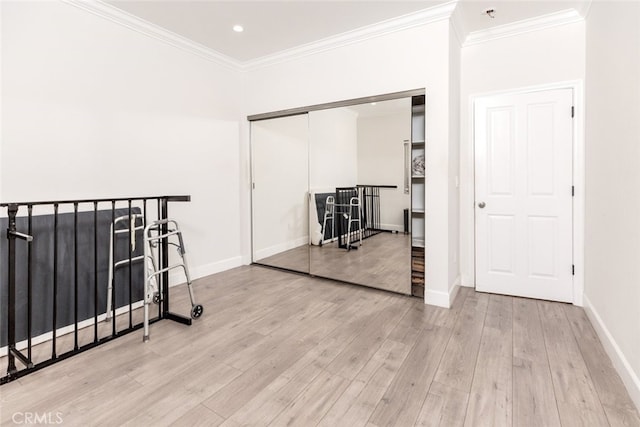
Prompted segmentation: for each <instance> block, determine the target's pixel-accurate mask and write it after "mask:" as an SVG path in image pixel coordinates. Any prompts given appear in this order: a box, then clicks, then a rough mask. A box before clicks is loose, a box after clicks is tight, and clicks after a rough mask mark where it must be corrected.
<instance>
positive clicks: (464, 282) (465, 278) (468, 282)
mask: <svg viewBox="0 0 640 427" xmlns="http://www.w3.org/2000/svg"><path fill="white" fill-rule="evenodd" d="M460 286H464V287H465V288H475V287H476V284H475V283H474V281H473V276H470V275H468V274H466V273H465V272H462V273H461V274H460Z"/></svg>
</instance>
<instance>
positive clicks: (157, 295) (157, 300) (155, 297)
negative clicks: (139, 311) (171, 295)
mask: <svg viewBox="0 0 640 427" xmlns="http://www.w3.org/2000/svg"><path fill="white" fill-rule="evenodd" d="M153 303H154V304H160V293H159V292H155V293H154V294H153Z"/></svg>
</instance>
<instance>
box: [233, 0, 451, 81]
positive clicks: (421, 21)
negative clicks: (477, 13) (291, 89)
mask: <svg viewBox="0 0 640 427" xmlns="http://www.w3.org/2000/svg"><path fill="white" fill-rule="evenodd" d="M457 4H458V1H457V0H453V1H450V2H447V3H443V4H441V5H438V6H434V7H430V8H427V9H423V10H420V11H418V12H414V13H409V14H407V15H403V16H400V17H398V18H393V19H389V20H386V21H382V22H379V23H377V24H372V25H368V26H365V27H361V28H358V29H357V30H353V31H347V32H345V33H342V34H338V35H335V36H332V37H327V38H325V39H322V40H318V41H315V42H312V43H308V44H304V45H301V46H297V47H295V48H292V49H287V50H283V51H280V52H278V53H275V54H273V55H267V56H263V57H261V58H257V59H253V60H249V61H246V62H244V63H243V65H242V69H243V70H244V71H250V70H254V69H258V68H262V67H266V66H270V65H274V64H278V63H281V62H286V61H290V60H293V59H298V58H301V57H304V56H308V55H313V54H316V53H321V52H325V51H328V50H331V49H335V48H338V47H342V46H346V45H349V44H353V43H358V42H362V41H365V40H369V39H372V38H376V37H380V36H383V35H385V34H390V33H394V32H396V31H402V30H407V29H409V28H413V27H418V26H421V25H425V24H429V23H432V22H437V21H441V20H445V19H449V18H450V17H451V14H452V13H453V11H454V10H455V8H456V5H457Z"/></svg>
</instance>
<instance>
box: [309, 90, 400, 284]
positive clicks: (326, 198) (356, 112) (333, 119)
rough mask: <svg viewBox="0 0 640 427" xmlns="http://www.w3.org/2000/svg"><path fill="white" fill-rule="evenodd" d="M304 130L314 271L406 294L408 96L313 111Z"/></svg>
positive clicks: (318, 274)
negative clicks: (307, 141) (315, 213)
mask: <svg viewBox="0 0 640 427" xmlns="http://www.w3.org/2000/svg"><path fill="white" fill-rule="evenodd" d="M309 131H310V138H309V144H310V146H309V154H310V156H309V177H310V178H309V184H310V189H309V191H310V193H311V202H312V206H311V207H310V210H311V211H312V212H313V211H315V212H317V215H316V217H315V218H314V217H313V215H312V218H311V221H310V225H309V229H310V231H311V234H312V238H311V245H310V246H309V252H310V253H309V255H310V271H311V274H313V275H315V276H321V277H328V278H332V279H337V280H341V281H345V282H349V283H355V284H360V285H365V286H370V287H375V288H380V289H385V290H390V291H394V292H399V293H403V294H410V293H411V265H410V259H411V237H410V233H409V227H410V225H409V223H408V222H407V220H406V216H405V215H406V213H405V212H408V211H409V210H410V207H411V195H410V188H409V187H407V185H406V179H405V177H406V172H407V171H406V167H407V161H406V149H407V148H406V144H407V143H408V141H409V140H410V137H411V99H410V98H402V99H397V100H390V101H383V102H375V103H370V102H368V103H364V104H359V105H351V106H346V107H340V108H332V109H326V110H319V111H311V112H310V113H309ZM316 218H317V219H316ZM314 233H316V234H317V235H318V236H314ZM314 237H315V238H314Z"/></svg>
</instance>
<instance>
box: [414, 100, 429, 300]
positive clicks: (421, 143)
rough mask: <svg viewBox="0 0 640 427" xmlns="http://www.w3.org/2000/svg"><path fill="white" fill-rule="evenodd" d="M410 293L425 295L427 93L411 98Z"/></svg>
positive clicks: (419, 295)
mask: <svg viewBox="0 0 640 427" xmlns="http://www.w3.org/2000/svg"><path fill="white" fill-rule="evenodd" d="M410 166H411V294H412V295H413V296H417V297H424V269H425V262H424V253H425V252H424V242H425V208H426V206H425V96H424V95H419V96H414V97H412V98H411V164H410Z"/></svg>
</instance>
